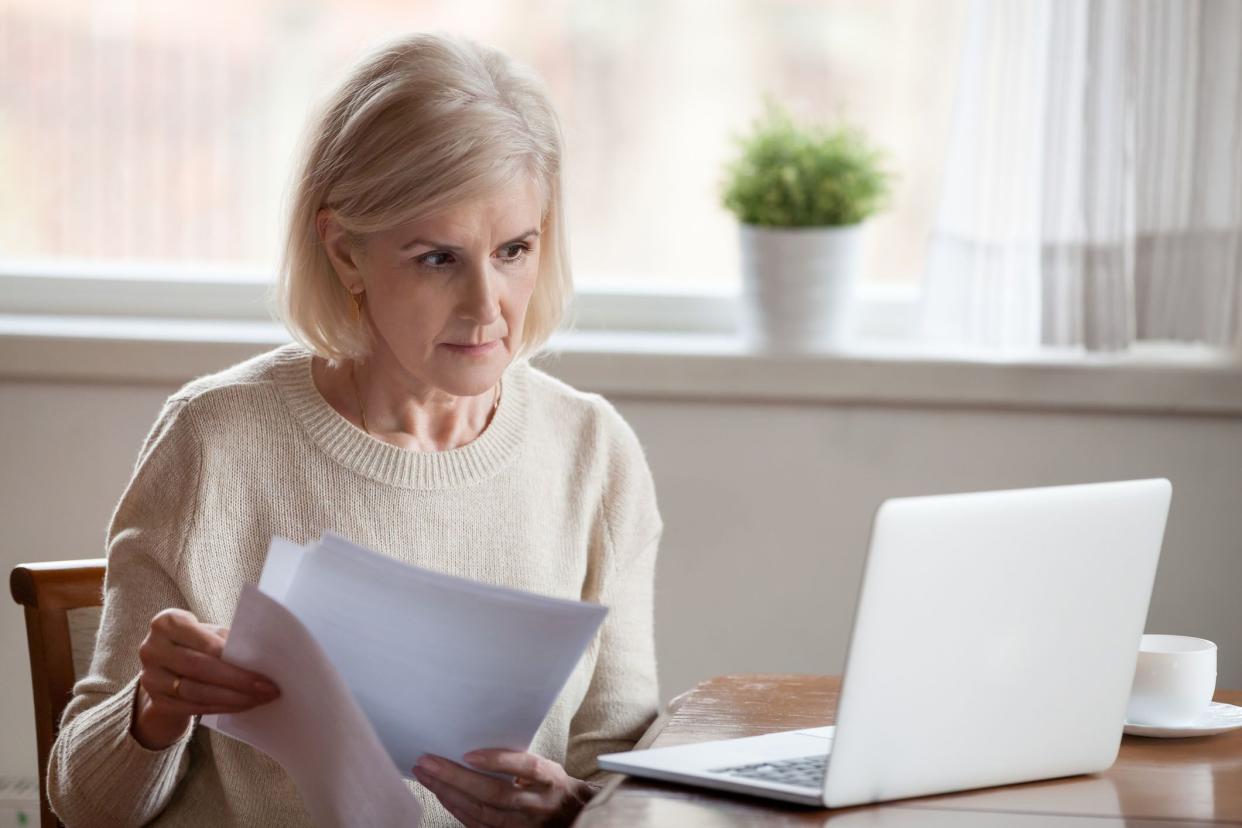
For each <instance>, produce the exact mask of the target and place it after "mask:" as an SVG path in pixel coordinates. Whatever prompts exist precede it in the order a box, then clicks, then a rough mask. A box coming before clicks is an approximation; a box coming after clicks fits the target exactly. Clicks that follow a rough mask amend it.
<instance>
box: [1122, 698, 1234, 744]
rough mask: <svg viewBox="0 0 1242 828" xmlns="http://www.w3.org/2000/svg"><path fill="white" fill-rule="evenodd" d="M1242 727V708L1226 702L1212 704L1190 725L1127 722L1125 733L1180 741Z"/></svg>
mask: <svg viewBox="0 0 1242 828" xmlns="http://www.w3.org/2000/svg"><path fill="white" fill-rule="evenodd" d="M1240 727H1242V707H1237V706H1236V705H1232V704H1225V703H1224V702H1212V706H1211V707H1209V708H1208V709H1207V710H1205V711H1203V713H1201V714H1200V715H1199V718H1197V719H1195V720H1194V721H1193V722H1191V723H1190V724H1188V725H1181V726H1179V727H1161V726H1159V725H1144V724H1131V723H1130V722H1126V726H1125V732H1126V733H1129V734H1130V735H1131V736H1153V737H1155V738H1157V739H1178V738H1182V737H1185V736H1211V735H1213V734H1215V733H1224V732H1226V731H1229V730H1237V729H1238V728H1240Z"/></svg>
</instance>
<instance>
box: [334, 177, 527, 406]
mask: <svg viewBox="0 0 1242 828" xmlns="http://www.w3.org/2000/svg"><path fill="white" fill-rule="evenodd" d="M542 214H543V205H542V201H541V199H540V196H539V189H538V187H537V185H536V184H535V183H534V182H533V181H529V180H515V181H514V182H513V183H512V184H509V185H507V186H506V187H505V188H504V189H502V190H499V191H497V192H495V193H493V194H491V195H489V196H486V197H484V198H480V199H478V200H477V201H471V202H467V203H464V204H462V205H461V206H458V207H454V208H451V209H449V210H447V211H445V212H443V213H441V214H439V215H436V216H433V217H431V218H428V219H426V220H422V221H417V222H411V223H408V224H404V225H400V226H398V227H394V228H392V229H391V230H387V231H383V232H380V233H375V234H372V235H369V236H368V237H367V238H366V241H365V244H364V245H363V247H362V249H360V250H358V249H355V250H354V251H352V253H350V252H349V251H348V248H347V246H345V244H344V243H343V242H342V238H341V234H339V229H338V237H337V238H336V239H335V240H334V238H333V231H332V230H331V229H328V230H327V232H326V236H325V241H326V243H327V244H326V247H327V248H328V250H329V256H330V257H331V258H332V260H333V264H334V265H336V266H337V274H338V275H339V276H340V277H341V281H342V282H343V283H344V284H345V287H346V288H347V289H350V290H351V291H355V292H356V291H357V289H358V287H363V288H364V289H365V291H366V293H365V298H364V302H363V307H364V309H365V313H366V315H367V317H368V318H369V321H370V324H371V328H372V333H373V338H374V350H373V351H372V355H371V357H370V359H369V360H368V363H371V365H372V367H374V368H377V369H380V370H383V371H384V372H385V373H391V372H395V373H397V374H399V375H404V379H405V380H406V381H409V380H413V381H414V382H415V383H417V384H421V385H425V386H429V387H430V388H434V389H439V390H441V391H444V392H446V393H449V394H453V395H455V396H475V395H478V394H482V393H484V392H486V391H488V390H489V389H490V388H492V386H494V385H495V384H496V382H497V381H498V380H499V379H500V376H501V374H502V373H503V372H504V370H505V368H506V367H507V366H508V365H509V363H510V362H511V361H512V360H513V357H514V355H515V354H516V353H517V351H518V349H519V348H520V346H521V343H522V333H523V323H524V321H525V318H526V307H527V305H528V304H529V303H530V297H531V293H532V292H533V291H534V289H535V279H536V275H537V274H538V272H539V254H540V241H539V232H540V229H541V223H542V222H541V218H542ZM334 224H335V222H330V225H334ZM321 232H322V231H321ZM334 242H335V243H334ZM346 255H348V256H349V257H350V260H349V261H344V260H343V259H344V257H345V256H346Z"/></svg>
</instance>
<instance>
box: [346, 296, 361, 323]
mask: <svg viewBox="0 0 1242 828" xmlns="http://www.w3.org/2000/svg"><path fill="white" fill-rule="evenodd" d="M349 298H350V299H353V300H354V312H353V317H354V321H355V322H360V321H362V293H361V292H359V293H351V294H349Z"/></svg>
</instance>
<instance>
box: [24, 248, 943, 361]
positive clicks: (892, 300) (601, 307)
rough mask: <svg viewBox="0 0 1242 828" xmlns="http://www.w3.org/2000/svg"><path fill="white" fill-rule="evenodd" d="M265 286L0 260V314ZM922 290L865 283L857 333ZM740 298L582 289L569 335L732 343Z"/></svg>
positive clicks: (884, 330)
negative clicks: (698, 337) (725, 339)
mask: <svg viewBox="0 0 1242 828" xmlns="http://www.w3.org/2000/svg"><path fill="white" fill-rule="evenodd" d="M270 288H271V279H270V276H269V275H268V274H266V273H265V272H264V271H263V270H261V269H259V268H254V267H241V266H239V267H232V268H229V267H216V266H211V267H206V266H195V265H192V264H182V263H151V262H99V261H86V260H68V259H66V260H38V261H34V260H27V261H21V260H9V261H0V314H9V315H39V316H58V317H74V316H90V317H130V318H133V317H137V318H143V319H167V320H196V321H203V320H219V321H223V322H250V323H253V322H271V321H273V317H272V314H271V312H270V310H269V302H268V297H269V292H270ZM919 305H920V293H919V289H918V287H917V286H915V285H909V284H895V285H881V284H869V283H863V284H862V285H860V286H859V290H858V303H857V306H856V308H857V312H856V323H857V335H858V336H859V337H860V338H862V339H865V340H872V339H881V340H886V341H887V340H911V341H912V340H915V339H916V338H917V326H918V311H919ZM740 306H741V295H740V292H739V291H738V290H736V289H733V288H727V287H720V286H704V285H698V284H695V285H666V286H651V285H639V284H637V283H631V284H625V283H619V282H614V283H603V284H601V283H588V284H587V285H586V286H584V287H578V288H577V290H576V291H575V295H574V300H573V304H572V306H571V308H570V309H569V312H568V313H567V323H568V325H569V326H570V327H572V329H573V330H575V331H587V332H627V333H660V334H668V333H674V334H703V335H711V336H736V335H737V333H738V330H739V318H740V314H741V309H740Z"/></svg>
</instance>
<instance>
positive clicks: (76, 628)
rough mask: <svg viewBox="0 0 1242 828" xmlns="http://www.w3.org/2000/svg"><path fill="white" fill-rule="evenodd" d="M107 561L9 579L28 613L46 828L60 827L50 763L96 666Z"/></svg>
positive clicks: (26, 568) (68, 564)
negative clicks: (74, 700)
mask: <svg viewBox="0 0 1242 828" xmlns="http://www.w3.org/2000/svg"><path fill="white" fill-rule="evenodd" d="M105 563H106V562H105V561H104V560H103V559H102V558H101V559H96V560H87V561H57V562H53V563H30V564H19V565H18V566H16V567H14V568H13V572H12V574H11V575H10V576H9V590H10V591H11V592H12V593H13V600H14V601H16V602H17V603H19V604H21V605H22V607H23V608H25V611H26V643H27V645H28V646H29V649H30V683H31V686H32V688H33V690H34V708H35V736H36V739H37V741H38V747H39V811H40V815H41V817H40V818H41V822H40V824H41V825H42V826H43V828H55V826H57V825H59V824H60V823H59V822H58V821H57V819H56V815H55V814H53V813H52V809H51V808H50V807H49V806H48V801H47V760H48V755H49V754H50V753H51V751H52V743H53V742H54V741H56V729H57V727H58V726H59V725H60V716H61V714H62V713H64V712H65V706H66V705H68V704H69V699H70V698H71V697H72V695H73V683H74V681H76V680H77V677H78V675H80V674H81V673H82V672H84V671H85V670H86V668H87V667H88V666H89V664H90V660H91V651H92V650H93V648H94V645H95V630H96V629H97V628H98V627H99V609H98V608H99V607H100V606H101V605H102V604H103V582H104V568H105Z"/></svg>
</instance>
